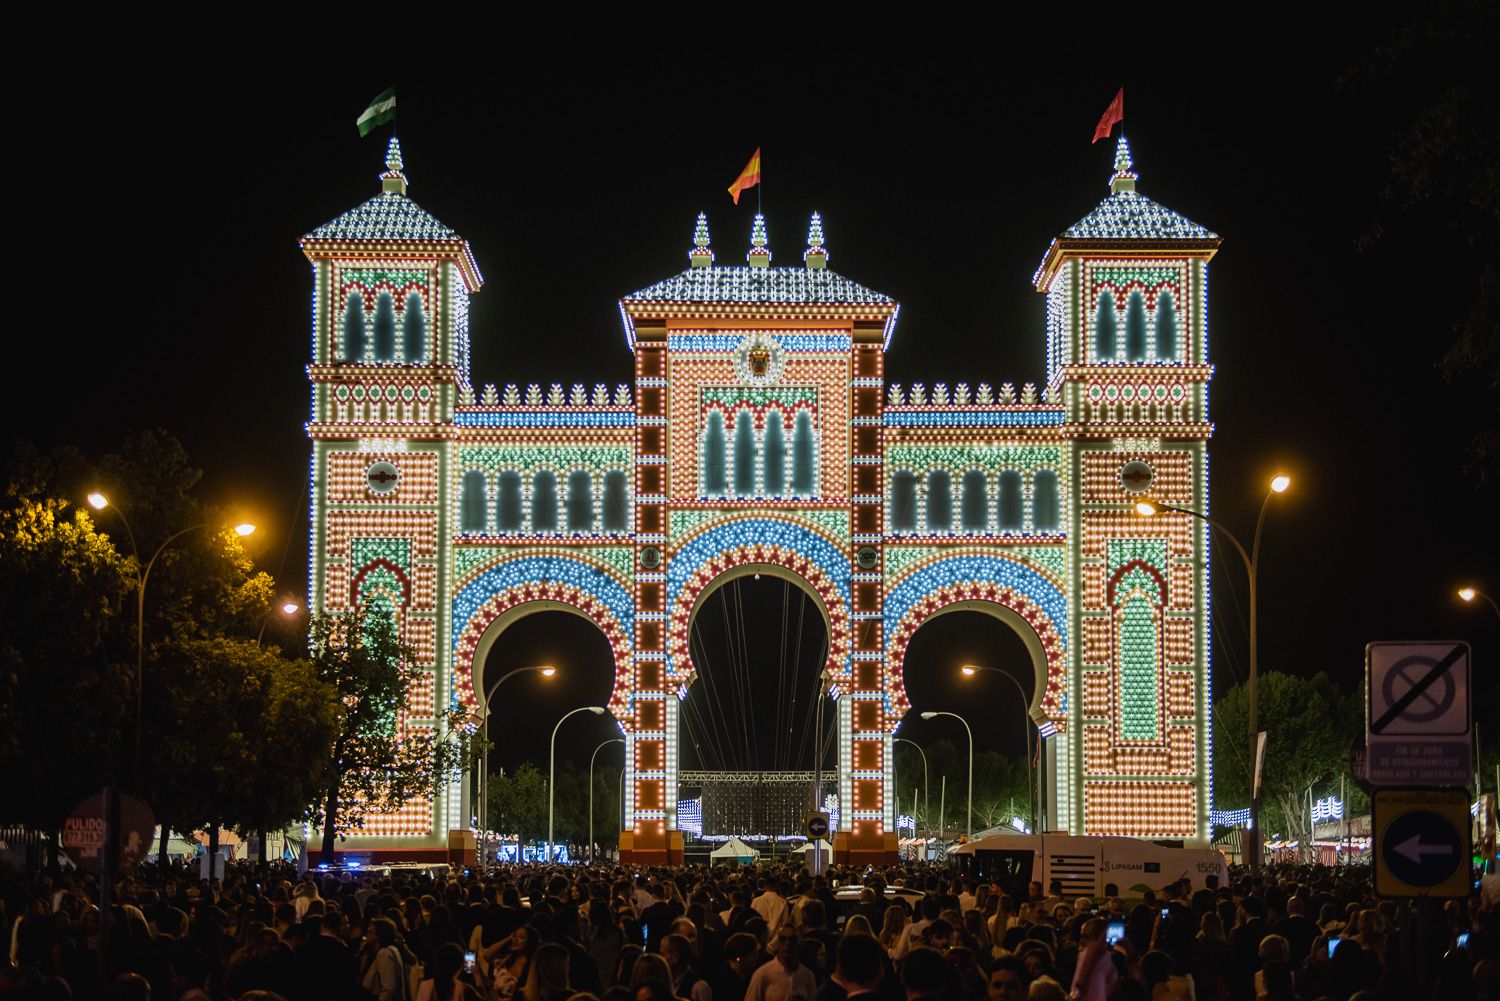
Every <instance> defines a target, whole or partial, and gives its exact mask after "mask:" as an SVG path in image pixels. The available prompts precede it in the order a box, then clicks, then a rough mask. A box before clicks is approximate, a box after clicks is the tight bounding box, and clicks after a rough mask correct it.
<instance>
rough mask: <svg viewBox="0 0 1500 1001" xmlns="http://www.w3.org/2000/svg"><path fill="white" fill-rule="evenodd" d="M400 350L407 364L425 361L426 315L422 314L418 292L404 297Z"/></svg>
mask: <svg viewBox="0 0 1500 1001" xmlns="http://www.w3.org/2000/svg"><path fill="white" fill-rule="evenodd" d="M401 352H402V355H401V356H402V358H404V359H405V360H406V364H408V365H421V364H423V363H424V362H426V361H427V317H425V316H424V315H422V293H420V292H413V293H411V294H410V295H408V296H407V297H406V308H405V310H403V311H402V313H401Z"/></svg>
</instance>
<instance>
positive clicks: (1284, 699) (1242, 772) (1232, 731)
mask: <svg viewBox="0 0 1500 1001" xmlns="http://www.w3.org/2000/svg"><path fill="white" fill-rule="evenodd" d="M1257 702H1258V706H1257V726H1258V727H1259V729H1261V730H1264V731H1266V758H1265V769H1264V773H1263V775H1262V779H1261V782H1262V788H1261V798H1262V803H1263V804H1264V805H1263V809H1262V816H1261V827H1262V829H1263V830H1265V831H1266V832H1267V834H1268V835H1276V834H1282V835H1287V836H1291V837H1295V836H1296V835H1297V833H1298V832H1301V831H1305V830H1307V824H1308V816H1307V813H1308V807H1307V793H1308V787H1310V786H1311V787H1312V791H1313V796H1314V797H1315V798H1323V797H1326V796H1328V795H1330V794H1336V793H1337V792H1338V791H1339V787H1340V780H1341V779H1344V778H1347V776H1348V771H1349V749H1350V746H1351V744H1352V743H1353V742H1354V739H1355V738H1356V737H1357V736H1358V734H1359V731H1360V727H1361V724H1362V721H1363V718H1364V717H1363V710H1362V708H1361V700H1360V698H1359V696H1358V695H1357V694H1350V693H1345V692H1342V691H1340V690H1339V688H1338V686H1337V685H1335V684H1334V683H1333V681H1332V680H1330V679H1329V677H1328V675H1326V674H1323V673H1319V674H1316V675H1314V676H1313V677H1311V678H1300V677H1297V676H1295V675H1290V674H1282V673H1280V672H1277V671H1267V672H1264V673H1262V674H1261V676H1260V687H1259V695H1258V699H1257ZM1249 712H1250V702H1249V695H1248V691H1247V689H1246V688H1245V686H1243V685H1237V686H1235V687H1234V688H1232V689H1230V690H1229V692H1228V693H1227V694H1226V695H1225V696H1224V698H1223V699H1221V700H1220V701H1219V704H1218V705H1217V706H1215V707H1214V721H1213V725H1214V749H1215V755H1214V764H1215V768H1214V802H1215V803H1217V804H1219V805H1220V806H1221V807H1223V808H1225V809H1235V808H1240V807H1245V806H1248V805H1249V804H1250V773H1249V769H1248V767H1247V763H1248V761H1249V748H1248V744H1249V732H1250V715H1249ZM1236 749H1238V750H1236ZM1344 785H1345V787H1346V788H1347V789H1353V788H1354V785H1353V783H1352V782H1345V783H1344Z"/></svg>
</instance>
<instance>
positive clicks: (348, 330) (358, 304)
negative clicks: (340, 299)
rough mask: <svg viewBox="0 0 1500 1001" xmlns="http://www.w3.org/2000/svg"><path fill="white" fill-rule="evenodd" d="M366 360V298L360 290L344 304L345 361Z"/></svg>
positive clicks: (352, 292)
mask: <svg viewBox="0 0 1500 1001" xmlns="http://www.w3.org/2000/svg"><path fill="white" fill-rule="evenodd" d="M364 360H365V297H364V296H363V295H361V294H360V292H359V290H358V289H354V290H352V291H350V293H349V300H348V301H347V302H346V303H344V361H348V362H361V361H364Z"/></svg>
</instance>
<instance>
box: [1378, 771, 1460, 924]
mask: <svg viewBox="0 0 1500 1001" xmlns="http://www.w3.org/2000/svg"><path fill="white" fill-rule="evenodd" d="M1372 819H1373V821H1374V834H1375V892H1376V893H1377V894H1379V895H1380V896H1382V897H1463V896H1466V895H1467V894H1468V892H1469V864H1470V863H1469V856H1470V846H1469V797H1468V796H1467V795H1466V794H1465V793H1464V792H1463V790H1461V789H1380V790H1377V791H1376V793H1375V800H1374V808H1373V818H1372Z"/></svg>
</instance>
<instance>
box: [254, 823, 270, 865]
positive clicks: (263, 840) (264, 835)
mask: <svg viewBox="0 0 1500 1001" xmlns="http://www.w3.org/2000/svg"><path fill="white" fill-rule="evenodd" d="M255 836H256V837H258V838H260V864H259V865H258V866H256V870H257V871H258V872H259V873H260V874H261V876H262V877H264V876H265V874H266V873H267V872H269V871H270V870H271V858H270V855H269V854H267V843H268V842H269V841H270V840H271V834H270V832H269V831H267V830H266V829H265V828H264V827H262V828H260V829H259V830H257V831H256V832H255Z"/></svg>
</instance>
